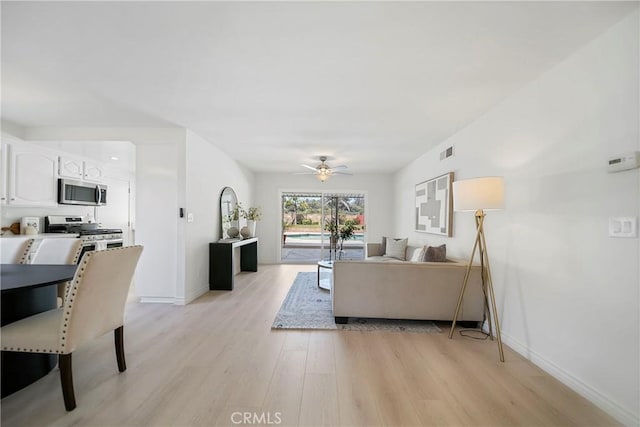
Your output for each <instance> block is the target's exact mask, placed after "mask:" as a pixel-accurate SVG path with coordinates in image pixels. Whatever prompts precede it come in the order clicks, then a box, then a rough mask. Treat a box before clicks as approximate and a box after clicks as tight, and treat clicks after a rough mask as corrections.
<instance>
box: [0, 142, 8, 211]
mask: <svg viewBox="0 0 640 427" xmlns="http://www.w3.org/2000/svg"><path fill="white" fill-rule="evenodd" d="M8 151H9V145H8V144H5V143H4V142H3V143H2V144H1V145H0V205H6V204H7V200H9V193H8V188H9V187H8V186H7V180H8V178H9V157H8Z"/></svg>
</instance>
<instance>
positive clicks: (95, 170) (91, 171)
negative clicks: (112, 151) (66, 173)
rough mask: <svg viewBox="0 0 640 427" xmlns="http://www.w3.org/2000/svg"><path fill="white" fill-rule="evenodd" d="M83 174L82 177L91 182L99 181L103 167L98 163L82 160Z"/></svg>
mask: <svg viewBox="0 0 640 427" xmlns="http://www.w3.org/2000/svg"><path fill="white" fill-rule="evenodd" d="M83 163H84V167H83V170H84V175H83V177H82V179H84V180H85V181H91V182H101V181H102V178H103V177H104V168H103V167H102V165H100V164H98V163H93V162H90V161H86V160H85V161H84V162H83Z"/></svg>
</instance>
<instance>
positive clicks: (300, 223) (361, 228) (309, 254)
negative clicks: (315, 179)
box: [280, 192, 366, 263]
mask: <svg viewBox="0 0 640 427" xmlns="http://www.w3.org/2000/svg"><path fill="white" fill-rule="evenodd" d="M281 206H282V232H281V242H280V243H281V251H280V253H281V258H280V259H281V261H282V262H287V263H315V262H317V261H319V260H335V259H364V241H365V239H364V235H365V226H366V223H365V195H364V194H357V193H355V194H354V193H339V192H338V193H337V192H331V193H329V192H327V193H324V192H323V193H290V192H289V193H282V205H281ZM349 228H350V229H351V233H349V232H346V233H345V230H348V229H349ZM331 230H337V233H338V234H337V236H338V239H337V240H336V239H335V238H334V239H333V240H332V238H331V236H332V233H331ZM341 231H342V232H343V233H342V235H341V234H340V232H341ZM349 234H351V235H350V236H348V235H349ZM334 236H335V233H334ZM346 236H348V237H346ZM341 237H343V238H341Z"/></svg>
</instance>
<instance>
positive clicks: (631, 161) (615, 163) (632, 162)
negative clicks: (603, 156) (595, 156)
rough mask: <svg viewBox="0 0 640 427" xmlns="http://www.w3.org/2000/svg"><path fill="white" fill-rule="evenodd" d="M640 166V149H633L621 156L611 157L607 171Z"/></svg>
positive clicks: (618, 170)
mask: <svg viewBox="0 0 640 427" xmlns="http://www.w3.org/2000/svg"><path fill="white" fill-rule="evenodd" d="M638 166H640V151H632V152H630V153H626V154H623V155H621V156H616V157H611V158H610V159H609V165H608V166H607V172H609V173H612V172H620V171H626V170H629V169H635V168H637V167H638Z"/></svg>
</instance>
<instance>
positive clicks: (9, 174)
mask: <svg viewBox="0 0 640 427" xmlns="http://www.w3.org/2000/svg"><path fill="white" fill-rule="evenodd" d="M2 152H3V155H5V154H4V153H7V154H8V156H7V157H8V159H9V160H8V170H6V171H5V172H4V173H3V176H2V179H3V187H4V186H6V188H7V190H6V195H5V196H4V197H5V198H6V200H3V202H4V203H6V204H8V205H12V206H56V205H57V204H58V200H57V194H58V181H57V178H58V156H57V153H56V152H54V151H50V150H47V149H44V148H42V147H39V146H35V145H30V144H6V143H4V144H3V149H2Z"/></svg>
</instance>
